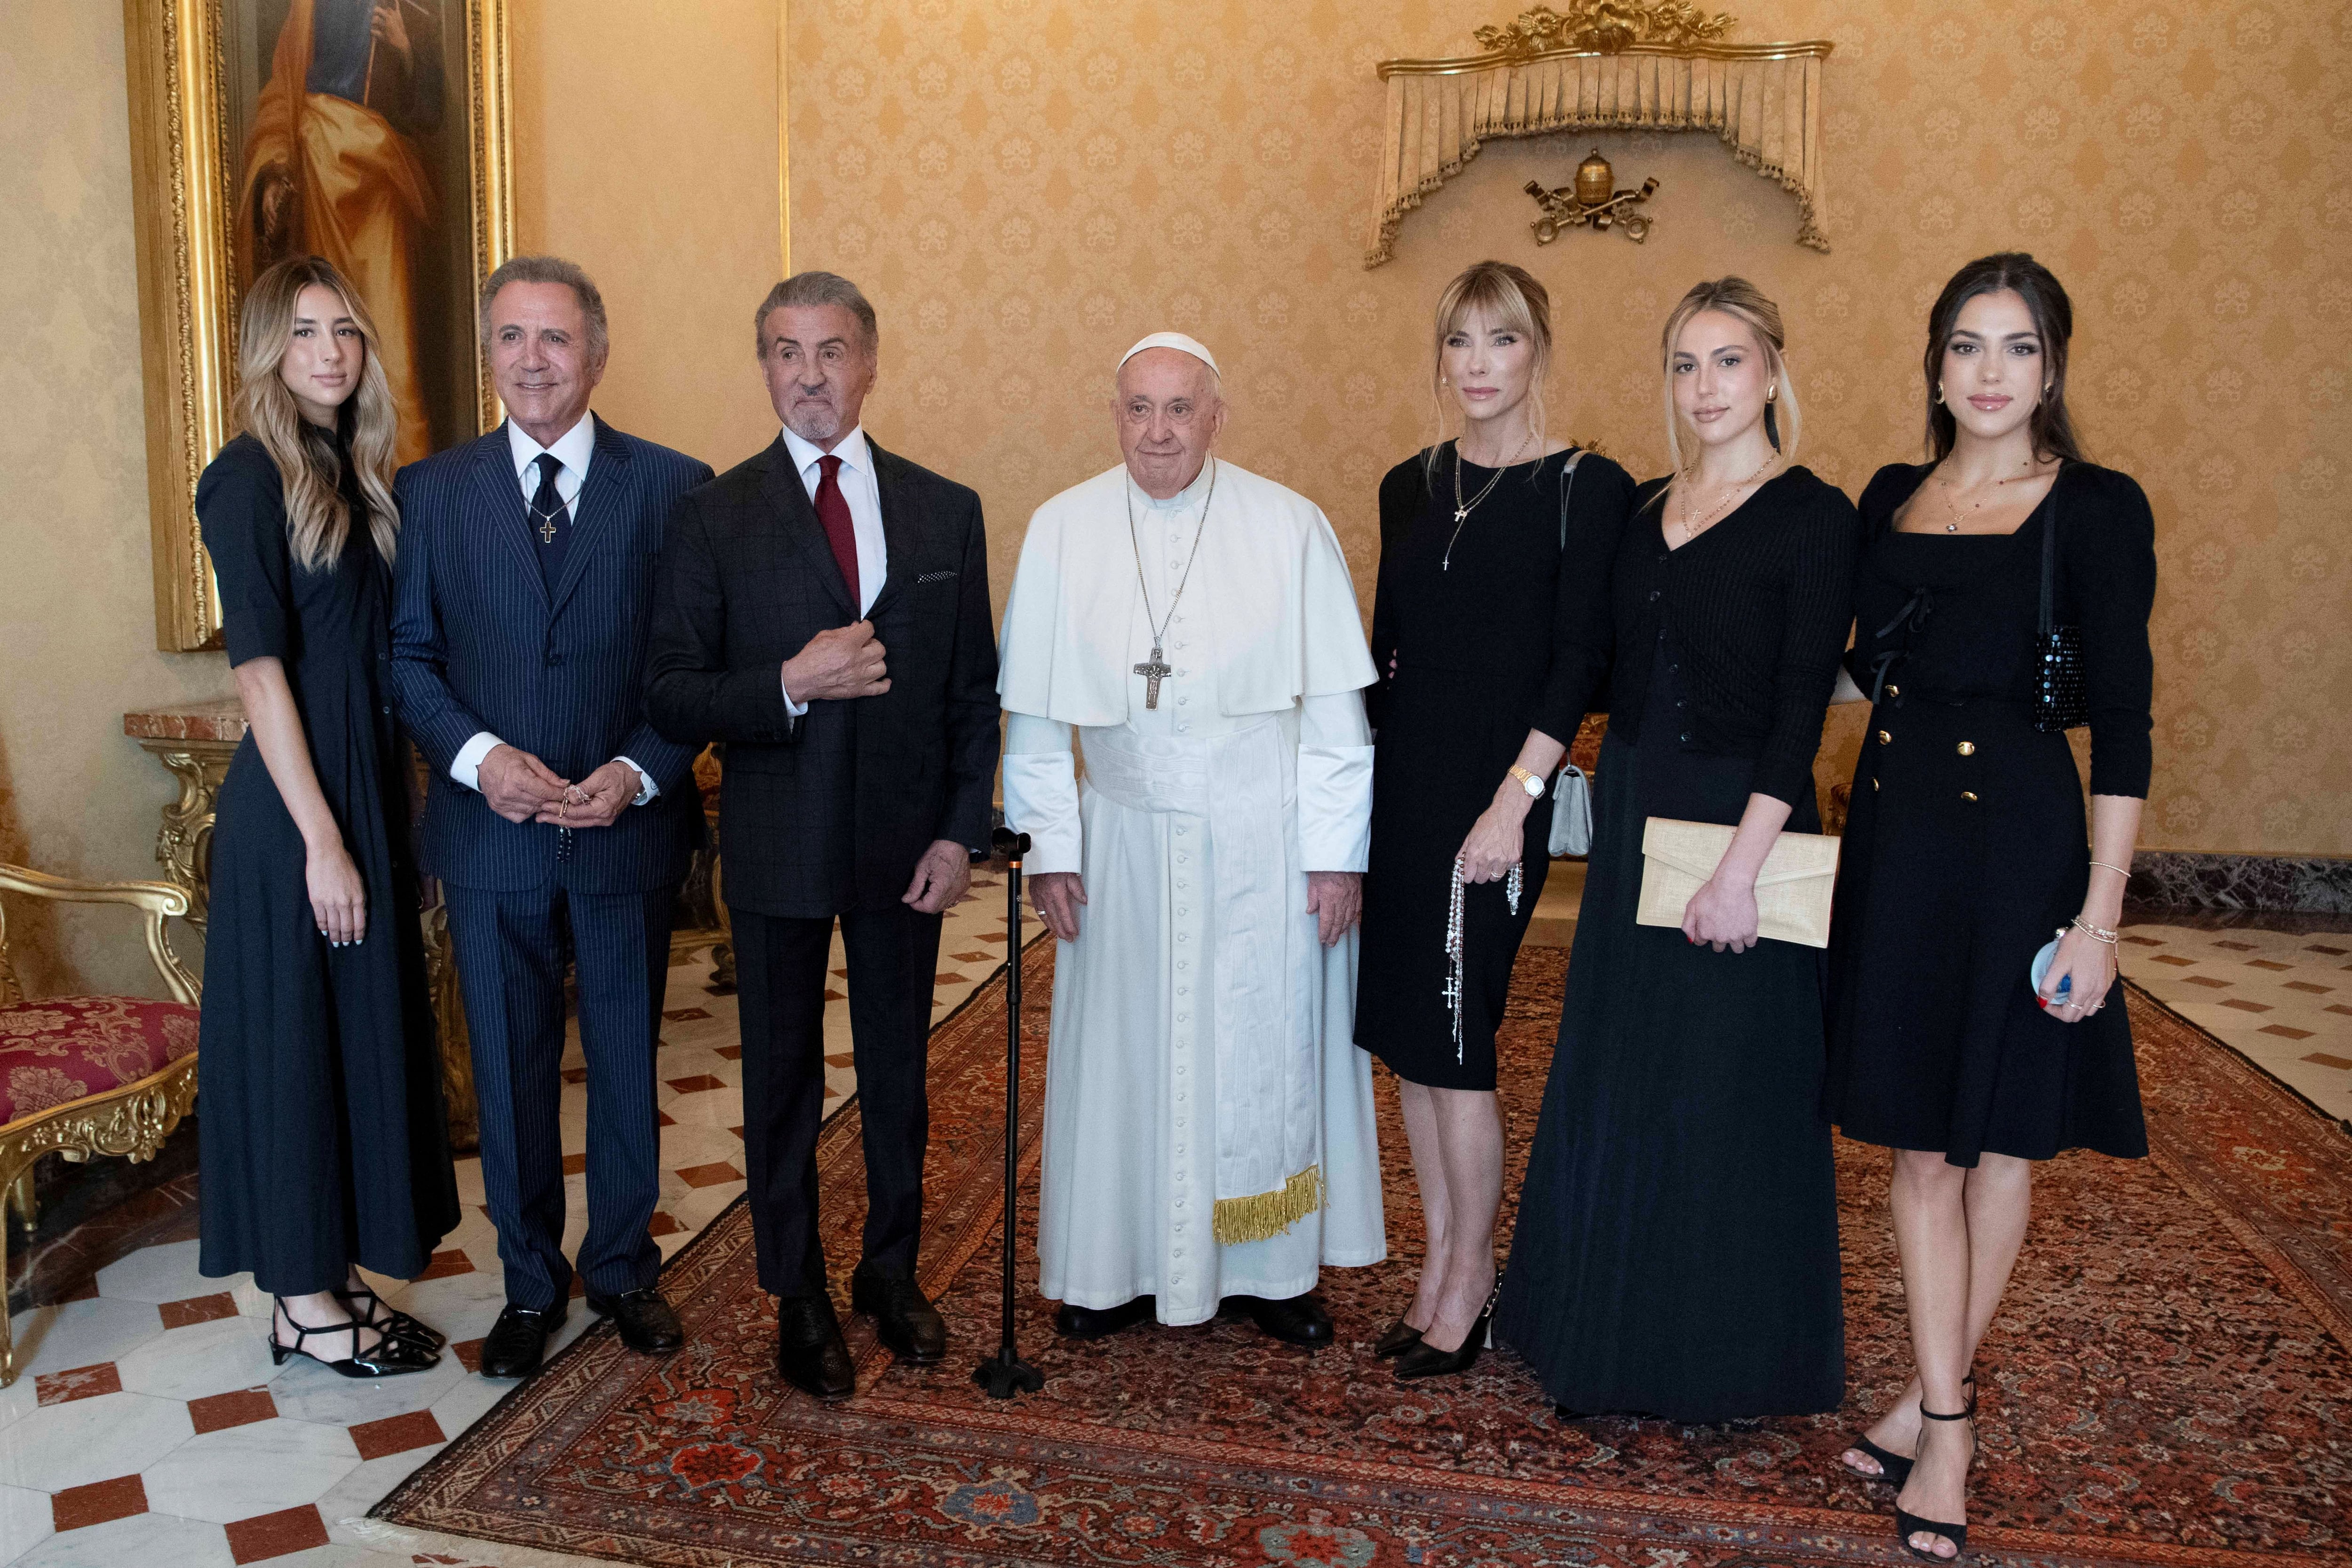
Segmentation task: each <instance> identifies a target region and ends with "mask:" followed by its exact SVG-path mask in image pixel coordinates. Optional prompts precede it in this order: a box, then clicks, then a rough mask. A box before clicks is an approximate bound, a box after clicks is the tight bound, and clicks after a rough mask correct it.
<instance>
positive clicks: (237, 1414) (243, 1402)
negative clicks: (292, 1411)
mask: <svg viewBox="0 0 2352 1568" xmlns="http://www.w3.org/2000/svg"><path fill="white" fill-rule="evenodd" d="M277 1414H278V1402H277V1401H276V1400H274V1399H272V1398H270V1396H269V1390H268V1389H267V1388H239V1389H236V1390H234V1391H233V1392H231V1393H227V1394H215V1395H212V1396H208V1397H206V1398H203V1399H191V1400H189V1401H188V1419H189V1420H191V1421H193V1422H194V1423H195V1424H196V1430H197V1431H199V1432H218V1431H222V1430H224V1429H225V1428H227V1427H250V1426H251V1425H253V1423H255V1422H256V1421H267V1420H268V1419H270V1418H271V1417H272V1416H276V1415H277Z"/></svg>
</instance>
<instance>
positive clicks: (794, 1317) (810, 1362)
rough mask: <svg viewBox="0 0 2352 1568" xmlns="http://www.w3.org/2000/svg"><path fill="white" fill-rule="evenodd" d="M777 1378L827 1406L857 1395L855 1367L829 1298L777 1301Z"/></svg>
mask: <svg viewBox="0 0 2352 1568" xmlns="http://www.w3.org/2000/svg"><path fill="white" fill-rule="evenodd" d="M776 1375H777V1376H779V1377H781V1378H782V1379H783V1380H784V1381H785V1382H786V1383H789V1384H791V1385H793V1387H795V1388H797V1389H799V1390H800V1391H801V1392H802V1393H803V1394H807V1395H811V1396H814V1397H816V1398H818V1399H822V1400H824V1402H825V1403H827V1404H829V1405H830V1404H833V1403H835V1402H837V1401H839V1400H843V1399H846V1398H848V1397H849V1396H851V1395H852V1394H855V1393H856V1392H857V1368H856V1365H855V1364H853V1363H852V1362H851V1361H850V1359H849V1346H847V1345H846V1344H844V1343H842V1339H841V1320H840V1319H838V1318H836V1317H835V1316H834V1313H833V1301H832V1299H831V1298H830V1297H827V1296H821V1295H819V1296H785V1297H783V1298H782V1300H780V1301H777V1302H776Z"/></svg>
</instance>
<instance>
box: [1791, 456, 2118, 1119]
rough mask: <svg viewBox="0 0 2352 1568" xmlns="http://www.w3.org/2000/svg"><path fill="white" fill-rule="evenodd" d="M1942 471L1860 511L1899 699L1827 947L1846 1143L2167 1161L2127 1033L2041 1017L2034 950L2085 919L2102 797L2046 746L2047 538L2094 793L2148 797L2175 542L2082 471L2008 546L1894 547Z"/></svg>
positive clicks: (1860, 660)
mask: <svg viewBox="0 0 2352 1568" xmlns="http://www.w3.org/2000/svg"><path fill="white" fill-rule="evenodd" d="M1927 473H1928V470H1927V468H1924V467H1913V466H1911V465H1906V464H1896V465H1893V466H1890V467H1886V468H1882V469H1881V470H1879V473H1878V476H1877V477H1876V478H1875V479H1874V480H1872V481H1871V484H1870V487H1869V488H1868V489H1867V490H1865V491H1864V492H1863V497H1862V515H1863V522H1864V528H1866V530H1867V531H1868V536H1869V538H1870V544H1869V546H1868V549H1867V551H1866V553H1865V556H1864V567H1863V571H1862V575H1861V580H1860V583H1859V586H1858V589H1857V594H1856V611H1857V617H1856V618H1857V621H1858V622H1859V628H1858V632H1857V635H1856V639H1855V646H1854V652H1853V668H1854V671H1855V677H1856V679H1857V680H1858V681H1859V682H1860V683H1861V685H1862V687H1863V689H1864V691H1865V692H1868V691H1870V690H1871V689H1872V687H1873V686H1874V685H1878V686H1879V688H1880V689H1879V690H1878V693H1877V703H1876V706H1874V708H1873V709H1872V712H1871V717H1870V729H1869V731H1868V734H1867V735H1866V737H1864V744H1863V747H1862V756H1861V758H1860V759H1859V761H1858V762H1857V764H1856V767H1855V769H1854V776H1853V808H1852V810H1851V812H1850V813H1849V815H1848V817H1847V820H1846V830H1845V845H1844V849H1843V853H1842V854H1841V856H1840V861H1839V865H1838V890H1837V904H1836V908H1835V912H1834V914H1833V915H1832V921H1831V925H1830V932H1831V943H1830V977H1831V1006H1830V1072H1829V1082H1828V1089H1827V1100H1828V1106H1829V1113H1830V1116H1831V1118H1832V1120H1833V1121H1835V1122H1836V1123H1837V1124H1838V1125H1839V1127H1840V1128H1841V1130H1843V1132H1844V1134H1845V1135H1846V1136H1848V1137H1850V1138H1855V1139H1859V1140H1860V1141H1862V1142H1864V1143H1872V1144H1884V1145H1889V1146H1891V1147H1894V1148H1901V1149H1940V1150H1942V1151H1943V1152H1944V1157H1945V1158H1946V1159H1947V1160H1948V1161H1949V1162H1950V1163H1951V1164H1953V1165H1956V1166H1973V1165H1975V1164H1976V1163H1977V1161H1978V1157H1979V1155H1982V1154H1984V1153H1986V1152H1988V1151H1989V1152H1990V1153H1993V1154H1999V1155H2016V1156H2018V1157H2019V1158H2021V1159H2034V1160H2043V1159H2048V1158H2050V1157H2051V1156H2052V1155H2055V1154H2057V1153H2058V1152H2059V1151H2061V1150H2062V1149H2070V1148H2091V1149H2095V1150H2097V1151H2099V1152H2100V1153H2102V1154H2107V1155H2120V1156H2124V1157H2126V1158H2131V1157H2137V1156H2138V1155H2145V1154H2147V1127H2146V1124H2144V1123H2143V1122H2142V1120H2141V1116H2140V1102H2139V1078H2138V1073H2137V1069H2136V1068H2135V1066H2134V1064H2133V1061H2132V1044H2131V1023H2130V1019H2129V1018H2128V1016H2127V1014H2126V1011H2125V1009H2123V1008H2121V1007H2118V1006H2112V1005H2111V1006H2108V1007H2105V1008H2102V1009H2100V1010H2099V1011H2098V1012H2096V1013H2095V1014H2093V1015H2092V1016H2090V1017H2089V1018H2086V1019H2083V1020H2082V1021H2081V1022H2079V1023H2073V1024H2068V1023H2062V1022H2060V1021H2059V1020H2058V1019H2053V1018H2052V1017H2051V1016H2050V1015H2049V1014H2047V1013H2045V1012H2043V1011H2042V1009H2041V1007H2040V1005H2039V1004H2038V1003H2036V1001H2035V1000H2034V998H2033V995H2032V990H2031V988H2030V987H2029V984H2028V978H2027V971H2028V966H2029V965H2030V964H2031V963H2032V958H2033V955H2034V952H2035V950H2036V949H2038V948H2039V947H2041V946H2042V944H2043V943H2045V942H2047V941H2049V940H2050V939H2051V937H2052V936H2053V935H2054V934H2055V933H2056V932H2057V931H2058V930H2059V929H2060V928H2062V927H2063V926H2064V925H2066V924H2067V922H2068V920H2069V919H2070V918H2071V917H2072V916H2074V915H2076V914H2078V913H2080V911H2081V910H2082V907H2083V894H2084V888H2085V886H2086V885H2087V884H2088V882H2089V879H2090V858H2089V852H2088V851H2087V850H2086V849H2085V847H2084V842H2085V839H2086V836H2087V834H2086V830H2085V823H2084V813H2083V789H2082V783H2081V779H2080V775H2078V774H2077V773H2076V771H2075V768H2074V754H2073V752H2072V750H2071V749H2070V747H2068V745H2067V741H2066V737H2064V736H2063V735H2059V734H2045V733H2043V732H2042V731H2039V730H2037V729H2035V728H2034V727H2033V722H2032V706H2031V699H2032V674H2033V662H2032V643H2033V634H2034V622H2035V619H2036V616H2037V613H2038V611H2039V607H2040V595H2041V582H2042V541H2043V536H2044V532H2045V530H2047V529H2049V528H2051V527H2052V526H2053V520H2054V523H2055V526H2056V528H2057V529H2058V552H2059V559H2058V579H2057V580H2058V590H2059V591H2058V598H2057V606H2056V607H2057V612H2058V614H2057V618H2058V620H2059V622H2060V623H2062V624H2067V623H2072V624H2076V625H2080V626H2081V627H2082V629H2083V643H2084V647H2083V653H2084V658H2083V664H2084V685H2085V686H2086V688H2087V690H2088V694H2089V698H2090V702H2089V706H2090V714H2091V792H2092V793H2093V794H2095V795H2130V796H2140V797H2145V796H2146V795H2147V780H2148V763H2149V747H2148V729H2149V716H2148V701H2149V691H2150V686H2151V683H2152V674H2153V663H2152V660H2151V658H2150V655H2149V651H2148V642H2147V618H2148V611H2149V608H2150V606H2151V605H2152V603H2153V602H2154V601H2155V596H2156V532H2155V528H2156V525H2155V519H2154V517H2152V516H2151V515H2150V513H2149V511H2148V506H2147V497H2145V496H2144V495H2142V494H2141V492H2140V488H2139V486H2137V485H2136V484H2134V483H2133V482H2132V480H2131V479H2130V478H2129V477H2127V476H2125V475H2122V474H2117V473H2116V472H2114V471H2113V470H2110V469H2105V468H2100V467H2096V466H2095V465H2091V464H2088V463H2070V464H2068V465H2066V466H2065V467H2064V468H2063V469H2062V470H2061V471H2060V473H2059V476H2058V478H2057V480H2056V482H2055V483H2053V485H2052V486H2051V488H2050V494H2049V496H2048V497H2047V498H2045V499H2044V500H2043V502H2042V505H2041V506H2040V507H2037V508H2036V509H2035V510H2034V512H2033V514H2032V516H2031V517H2028V518H2027V519H2026V520H2025V522H2024V523H2023V524H2022V525H2021V526H2020V527H2019V528H2018V529H2017V530H2016V531H2015V532H2014V533H2011V534H2007V535H1970V534H1958V535H1954V534H1945V533H1940V532H1934V533H1916V534H1915V533H1898V532H1896V531H1895V527H1894V520H1895V512H1896V510H1897V509H1898V508H1899V507H1901V506H1902V505H1903V503H1904V502H1905V501H1906V500H1907V499H1908V498H1909V497H1911V495H1912V493H1913V492H1914V491H1916V489H1917V488H1918V487H1919V485H1920V483H1921V482H1922V481H1923V480H1925V479H1926V477H1927Z"/></svg>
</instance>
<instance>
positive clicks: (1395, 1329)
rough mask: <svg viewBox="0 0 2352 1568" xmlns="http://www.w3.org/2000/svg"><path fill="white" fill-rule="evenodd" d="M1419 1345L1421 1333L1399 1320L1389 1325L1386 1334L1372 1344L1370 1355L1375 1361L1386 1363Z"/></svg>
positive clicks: (1409, 1324)
mask: <svg viewBox="0 0 2352 1568" xmlns="http://www.w3.org/2000/svg"><path fill="white" fill-rule="evenodd" d="M1419 1343H1421V1331H1420V1330H1419V1329H1417V1328H1415V1327H1413V1326H1412V1324H1411V1323H1409V1322H1405V1321H1404V1320H1403V1319H1402V1318H1399V1319H1397V1321H1396V1322H1393V1323H1391V1324H1390V1325H1389V1332H1388V1333H1384V1334H1382V1335H1381V1337H1380V1338H1378V1339H1376V1340H1374V1341H1373V1342H1372V1355H1373V1356H1374V1358H1375V1359H1377V1360H1381V1361H1387V1360H1389V1359H1391V1357H1394V1356H1400V1355H1402V1354H1404V1353H1405V1352H1406V1351H1409V1350H1411V1349H1412V1347H1413V1346H1414V1345H1417V1344H1419Z"/></svg>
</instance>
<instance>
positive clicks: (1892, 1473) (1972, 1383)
mask: <svg viewBox="0 0 2352 1568" xmlns="http://www.w3.org/2000/svg"><path fill="white" fill-rule="evenodd" d="M1960 1386H1961V1387H1963V1388H1965V1389H1967V1390H1969V1407H1968V1411H1967V1414H1968V1416H1969V1418H1970V1419H1974V1418H1975V1416H1976V1413H1977V1396H1976V1386H1977V1375H1976V1374H1975V1373H1973V1372H1971V1373H1969V1375H1968V1376H1966V1377H1964V1378H1962V1379H1961V1380H1960ZM1846 1447H1847V1448H1859V1449H1861V1450H1862V1451H1863V1452H1864V1453H1865V1454H1868V1455H1869V1456H1870V1457H1871V1458H1874V1459H1876V1460H1877V1461H1878V1474H1876V1475H1872V1474H1871V1473H1870V1472H1869V1471H1868V1470H1858V1469H1854V1468H1853V1466H1852V1465H1848V1464H1846V1462H1845V1461H1844V1460H1843V1459H1840V1460H1839V1461H1838V1463H1839V1464H1840V1465H1842V1466H1844V1469H1845V1472H1846V1474H1848V1475H1850V1476H1853V1477H1854V1478H1855V1479H1858V1480H1865V1481H1885V1483H1886V1484H1887V1485H1888V1486H1891V1487H1893V1488H1894V1489H1895V1490H1897V1491H1901V1490H1903V1483H1904V1482H1905V1481H1907V1480H1909V1479H1911V1459H1910V1458H1909V1457H1908V1456H1906V1455H1903V1454H1890V1453H1888V1452H1887V1451H1886V1450H1885V1448H1880V1447H1879V1446H1878V1445H1877V1444H1875V1443H1874V1442H1872V1441H1871V1440H1870V1439H1869V1438H1868V1437H1864V1435H1863V1434H1861V1433H1859V1432H1857V1433H1855V1434H1854V1438H1853V1442H1851V1443H1848V1444H1847V1445H1846Z"/></svg>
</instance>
